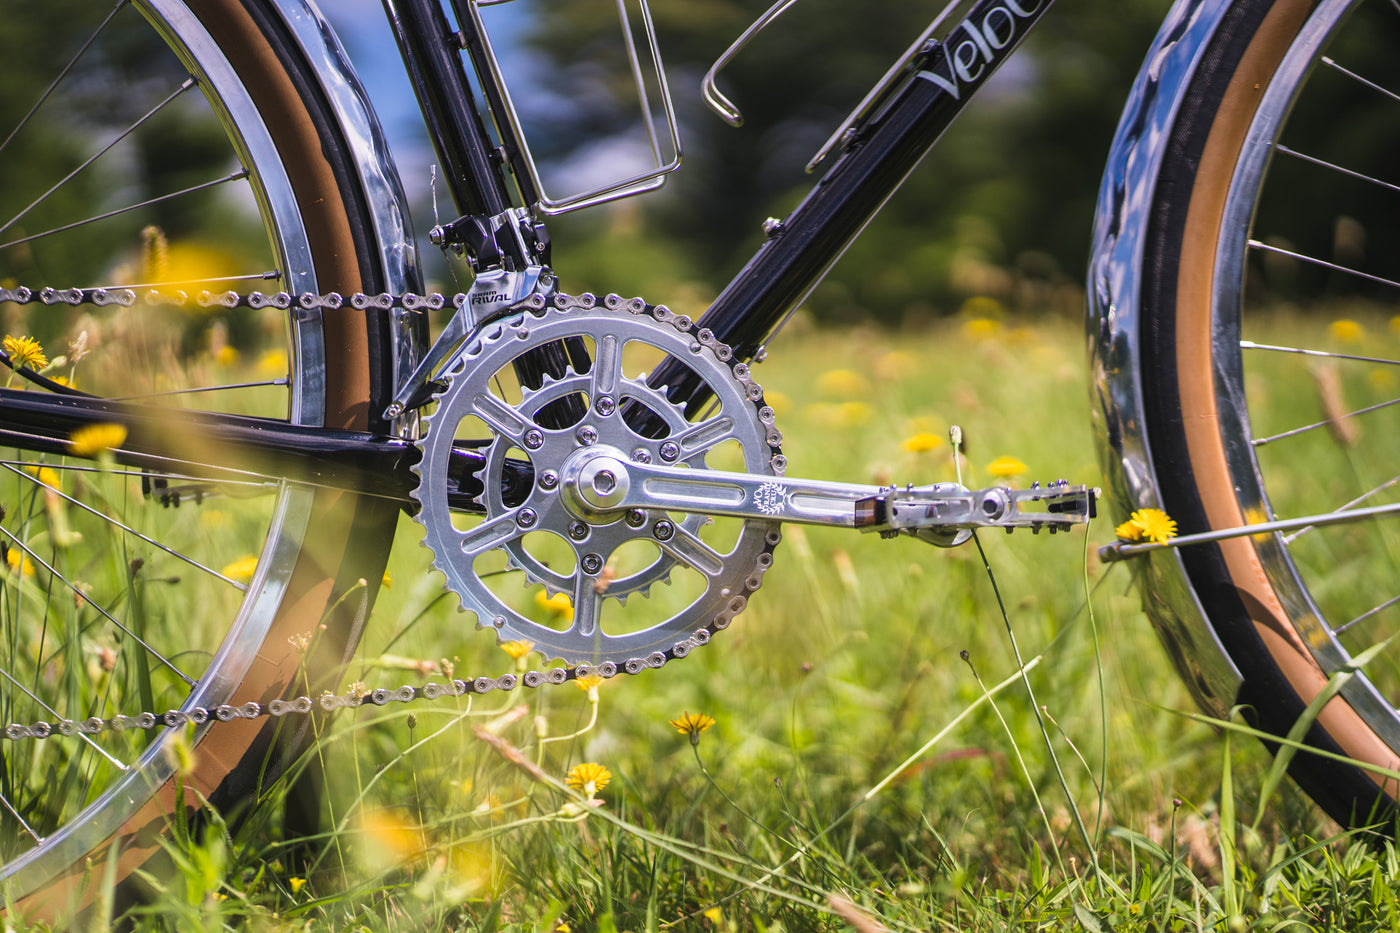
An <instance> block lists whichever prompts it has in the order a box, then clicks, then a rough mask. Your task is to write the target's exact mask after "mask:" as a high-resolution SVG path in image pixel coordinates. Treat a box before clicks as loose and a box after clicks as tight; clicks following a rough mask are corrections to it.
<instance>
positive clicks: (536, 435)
mask: <svg viewBox="0 0 1400 933" xmlns="http://www.w3.org/2000/svg"><path fill="white" fill-rule="evenodd" d="M521 440H523V441H524V442H525V446H526V447H528V448H530V449H531V450H539V449H540V447H542V446H544V432H543V431H541V430H540V429H539V428H531V429H530V430H528V431H526V432H525V436H524V437H523V438H521Z"/></svg>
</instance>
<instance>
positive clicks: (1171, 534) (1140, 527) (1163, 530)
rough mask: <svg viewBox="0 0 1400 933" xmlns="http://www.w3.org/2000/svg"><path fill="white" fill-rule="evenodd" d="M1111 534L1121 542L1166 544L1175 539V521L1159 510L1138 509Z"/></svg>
mask: <svg viewBox="0 0 1400 933" xmlns="http://www.w3.org/2000/svg"><path fill="white" fill-rule="evenodd" d="M1113 533H1114V534H1116V535H1117V536H1118V538H1119V539H1120V540H1122V541H1151V542H1154V543H1156V544H1166V543H1167V542H1168V541H1170V540H1171V539H1172V538H1175V537H1176V533H1177V532H1176V520H1175V519H1173V518H1171V517H1169V516H1168V515H1167V513H1166V512H1163V511H1162V510H1161V509H1138V510H1137V511H1136V512H1134V513H1133V514H1132V516H1131V517H1129V519H1128V520H1127V521H1126V522H1124V523H1123V524H1121V525H1119V526H1118V527H1117V528H1115V529H1113Z"/></svg>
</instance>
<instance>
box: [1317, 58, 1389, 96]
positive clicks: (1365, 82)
mask: <svg viewBox="0 0 1400 933" xmlns="http://www.w3.org/2000/svg"><path fill="white" fill-rule="evenodd" d="M1322 64H1324V65H1326V66H1327V67H1328V68H1331V69H1332V70H1333V71H1336V72H1337V73H1339V74H1343V75H1346V76H1347V77H1348V78H1351V79H1352V80H1353V81H1355V82H1356V83H1358V84H1360V85H1363V86H1364V87H1368V88H1370V89H1371V90H1373V91H1378V92H1380V93H1381V94H1384V95H1385V96H1386V97H1389V98H1390V99H1391V100H1393V101H1395V102H1396V103H1400V94H1396V93H1395V92H1394V91H1391V90H1387V89H1386V88H1383V87H1381V86H1380V85H1379V84H1377V83H1376V82H1374V81H1371V80H1369V79H1367V78H1363V77H1361V75H1359V74H1357V73H1356V72H1354V71H1352V70H1350V69H1348V68H1345V67H1343V66H1342V65H1339V64H1337V62H1336V60H1335V59H1333V58H1331V57H1330V56H1327V55H1324V56H1322Z"/></svg>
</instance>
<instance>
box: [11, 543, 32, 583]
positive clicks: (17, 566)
mask: <svg viewBox="0 0 1400 933" xmlns="http://www.w3.org/2000/svg"><path fill="white" fill-rule="evenodd" d="M5 566H6V568H7V569H8V570H9V571H10V573H18V574H19V575H20V576H22V577H32V576H34V562H33V561H32V560H30V559H29V555H28V554H26V553H24V552H23V551H21V550H19V549H18V548H8V549H6V551H5Z"/></svg>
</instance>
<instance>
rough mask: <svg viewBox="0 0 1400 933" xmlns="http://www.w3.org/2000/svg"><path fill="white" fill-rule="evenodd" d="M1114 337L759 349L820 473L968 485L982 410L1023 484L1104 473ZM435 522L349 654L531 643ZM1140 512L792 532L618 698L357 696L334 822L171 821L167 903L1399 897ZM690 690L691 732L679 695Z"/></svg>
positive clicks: (212, 917) (1035, 331) (330, 797)
mask: <svg viewBox="0 0 1400 933" xmlns="http://www.w3.org/2000/svg"><path fill="white" fill-rule="evenodd" d="M1081 343H1082V338H1081V336H1080V333H1079V325H1078V323H1077V322H1067V321H1060V320H1054V319H1050V320H1038V321H1036V322H1034V323H1027V324H1018V323H1016V322H1014V321H1009V320H999V319H994V318H990V317H988V318H976V319H968V318H962V319H956V320H951V321H945V322H940V323H937V324H933V325H930V326H929V327H926V328H920V329H911V330H908V331H904V332H886V331H876V330H854V331H841V332H825V331H821V330H817V329H814V328H810V327H804V326H802V324H801V323H800V322H799V323H798V324H796V325H794V326H793V327H791V328H790V329H789V331H787V332H785V333H784V335H783V337H782V339H781V341H780V342H779V344H778V346H777V347H776V348H775V349H774V351H773V352H772V354H771V356H770V360H769V361H768V362H765V363H764V364H762V365H761V366H758V367H756V369H755V376H756V378H757V379H758V380H759V381H760V382H762V384H763V385H764V387H765V389H766V390H767V397H768V399H769V401H770V403H771V404H772V405H773V407H774V408H775V409H776V410H777V412H778V419H779V420H778V424H779V426H780V427H781V428H782V430H783V432H784V438H785V440H784V452H785V453H786V454H787V456H788V458H789V463H790V467H789V474H790V475H795V476H811V477H818V478H828V479H841V480H851V481H859V482H882V483H888V482H891V481H897V482H901V483H902V482H913V483H928V482H934V481H939V480H947V479H952V478H954V476H955V472H954V466H953V460H952V455H951V450H950V446H949V444H948V442H947V432H948V428H949V426H950V425H952V424H957V425H959V426H961V428H962V430H963V433H964V436H965V438H966V450H967V453H966V459H965V461H964V466H963V469H964V478H965V481H966V482H967V483H968V485H973V486H976V485H986V484H990V483H992V482H994V481H998V478H997V477H996V476H995V475H993V474H994V473H995V472H999V471H1004V470H1006V469H1012V470H1014V469H1015V467H1014V466H1012V467H1007V466H1006V465H1005V464H1006V461H1005V460H1003V461H1002V464H1001V465H1000V466H994V461H997V460H998V458H1015V459H1016V460H1018V461H1020V462H1021V464H1022V465H1023V466H1024V468H1025V469H1024V472H1023V473H1022V474H1021V475H1017V476H1012V477H1009V479H1010V480H1011V481H1014V482H1018V483H1028V482H1030V481H1031V480H1035V479H1039V480H1052V479H1056V478H1060V477H1065V478H1068V479H1069V480H1071V481H1072V482H1081V483H1089V484H1096V483H1098V482H1099V479H1098V468H1097V466H1096V463H1095V455H1094V452H1093V444H1092V439H1091V436H1090V431H1089V427H1088V417H1087V414H1086V396H1087V389H1086V386H1085V381H1084V375H1083V372H1084V365H1083V359H1082V346H1081ZM418 531H419V529H418V526H416V525H414V524H413V523H412V522H410V521H408V520H406V519H405V520H404V521H403V523H402V525H401V540H400V542H399V543H398V544H397V545H396V549H395V553H394V556H393V559H392V563H391V567H390V581H391V586H390V587H389V589H388V590H386V591H385V593H384V594H383V596H382V597H381V601H380V605H379V607H378V609H377V610H376V613H375V615H374V617H373V619H372V624H371V625H370V627H369V629H368V630H367V633H366V636H365V639H364V642H363V645H362V651H361V655H360V662H359V663H360V668H359V669H357V670H356V671H353V672H352V677H351V679H358V680H360V681H363V682H364V683H365V684H366V685H367V686H368V687H370V688H373V687H376V686H397V685H399V684H402V683H421V682H423V681H424V680H432V679H437V680H439V681H440V680H441V679H442V674H441V673H440V669H441V667H442V665H443V662H446V663H447V664H448V665H450V666H451V669H452V670H453V671H454V672H455V675H456V676H458V677H463V676H468V675H478V674H491V675H495V674H500V673H503V672H505V671H507V670H510V669H512V666H513V664H514V663H515V662H514V661H513V660H512V659H511V658H510V657H509V656H508V655H507V654H506V653H505V652H504V651H502V650H501V649H499V648H498V647H496V646H495V645H494V644H493V640H492V638H491V637H490V636H489V635H486V634H483V633H478V632H476V631H474V624H473V621H472V619H471V617H470V616H466V615H462V614H459V613H457V612H456V611H455V610H454V608H453V607H454V606H455V598H451V597H447V596H445V595H444V594H443V592H442V580H441V577H440V576H438V575H437V574H435V573H431V572H428V569H427V552H426V551H424V550H423V549H422V548H421V547H419V546H418V545H417V543H416V542H417V539H418V537H419V534H418ZM1112 537H1113V530H1112V528H1111V527H1110V525H1109V523H1108V522H1107V521H1104V520H1101V521H1100V522H1099V523H1098V524H1096V525H1094V526H1092V527H1090V528H1089V529H1088V532H1087V535H1086V534H1085V533H1084V532H1083V531H1079V532H1076V533H1072V534H1068V535H1058V536H1039V537H1035V536H1031V535H1030V534H1028V533H1018V534H1014V535H1009V536H1007V535H1002V534H1000V533H997V534H995V535H991V534H984V535H983V536H982V537H981V539H980V546H981V548H982V549H983V553H985V556H986V560H987V565H988V566H989V567H990V572H989V570H988V566H984V563H983V560H982V557H981V554H979V550H978V548H977V547H975V546H974V545H972V544H969V545H966V546H964V547H962V548H959V549H955V550H950V551H942V550H938V549H935V548H932V547H928V546H926V545H923V544H920V543H918V542H915V541H912V540H907V539H906V540H895V541H885V540H880V539H878V538H877V537H873V536H860V535H857V534H854V533H850V532H847V533H841V532H835V531H825V530H820V531H819V530H810V529H808V530H803V529H798V528H793V527H788V528H786V529H785V537H784V541H783V543H782V545H781V546H780V547H779V549H778V552H777V555H776V563H775V566H774V569H773V570H772V571H771V572H770V573H769V574H768V575H767V576H766V577H765V581H764V586H763V589H762V591H761V592H760V593H759V594H758V595H757V596H756V598H755V599H754V601H753V602H752V603H751V605H750V607H749V609H748V611H747V612H746V613H745V614H744V615H743V616H741V617H740V618H739V620H738V621H736V623H735V624H734V625H733V626H732V627H731V628H730V629H729V630H728V631H726V632H724V633H722V635H721V636H720V637H716V639H715V640H714V642H713V643H712V644H711V645H709V646H707V647H706V648H704V649H703V650H700V651H697V652H695V653H694V654H692V655H691V656H690V657H689V658H687V659H685V660H684V661H683V662H679V663H673V664H670V665H668V666H667V667H666V668H665V669H663V670H660V671H649V672H645V673H643V674H641V675H639V676H636V677H623V676H619V677H617V678H615V679H613V680H610V681H605V682H603V683H602V684H601V685H599V686H597V687H596V688H595V689H594V690H593V691H586V690H582V689H579V688H578V687H577V685H575V684H572V683H571V684H566V685H563V686H560V687H555V688H544V689H541V690H537V691H533V692H530V691H524V690H521V691H517V692H514V693H511V694H489V695H486V696H482V697H477V698H475V699H474V700H473V701H472V702H467V701H466V700H460V701H457V700H453V701H437V702H435V703H433V704H422V703H420V704H415V705H413V706H409V707H398V706H394V705H392V704H391V705H390V706H389V707H385V708H383V709H374V708H368V707H367V708H365V709H363V710H360V711H357V712H355V713H353V714H352V713H342V714H340V715H337V716H336V717H334V719H333V720H332V721H331V722H330V723H329V724H328V726H327V734H326V735H325V738H324V741H323V742H322V743H321V746H320V750H319V754H318V756H316V757H315V758H314V759H313V760H312V761H311V762H310V763H309V766H308V771H307V773H306V774H305V776H304V780H305V782H306V785H305V786H310V787H313V788H316V789H319V790H320V791H322V796H323V806H324V807H325V811H326V812H325V825H326V826H327V827H328V830H327V832H326V833H325V835H324V836H323V837H321V838H318V839H314V840H311V841H310V842H309V843H308V842H307V841H296V840H284V839H283V838H282V829H281V820H280V816H279V812H280V806H279V804H280V803H281V800H280V799H272V800H270V801H268V802H267V804H268V805H266V806H264V807H263V808H261V809H260V810H259V811H258V812H257V813H256V814H255V815H254V816H253V817H252V818H251V819H249V820H247V821H246V822H244V823H243V825H242V826H241V827H240V828H239V829H238V830H237V832H236V833H233V834H225V833H222V832H217V831H216V832H213V833H210V834H207V835H206V836H205V837H204V838H203V840H202V841H193V842H192V841H189V840H184V841H182V839H181V836H180V834H179V833H178V832H175V833H172V836H171V851H172V853H173V854H174V856H175V860H176V863H177V871H176V873H175V875H174V876H173V877H171V878H167V879H160V880H159V885H160V888H161V891H160V893H159V894H158V895H157V897H156V900H155V902H154V904H153V905H152V906H151V907H149V908H142V909H139V910H138V912H137V914H136V915H134V919H135V920H136V922H137V924H138V925H144V924H149V925H151V926H162V925H165V926H172V927H176V928H180V929H224V928H249V929H271V930H276V929H288V930H290V929H304V928H310V929H336V930H345V929H355V930H358V929H366V930H374V931H378V930H423V929H428V930H472V931H476V930H482V931H486V930H520V931H527V930H528V931H536V930H538V931H545V930H559V929H568V930H573V931H579V930H600V931H609V930H632V931H642V930H659V929H683V930H724V931H731V930H732V931H746V930H769V931H774V930H787V931H797V930H845V929H856V930H860V931H868V930H878V929H882V928H887V929H891V930H929V929H948V930H998V929H1007V928H1015V929H1069V928H1082V929H1087V930H1107V929H1114V930H1161V929H1192V930H1194V929H1214V928H1222V927H1223V928H1229V929H1259V930H1276V929H1288V928H1296V929H1333V928H1335V929H1363V928H1372V927H1375V926H1379V925H1384V926H1386V927H1387V928H1390V927H1391V926H1393V925H1394V924H1397V923H1400V908H1397V906H1396V897H1397V892H1400V865H1398V864H1397V857H1396V854H1395V853H1394V851H1393V850H1392V849H1391V848H1390V847H1389V846H1387V847H1385V848H1375V847H1368V846H1365V845H1360V844H1357V843H1355V842H1354V841H1352V840H1346V839H1342V840H1339V841H1330V840H1332V839H1333V837H1334V836H1335V835H1336V834H1337V833H1338V832H1339V831H1338V829H1337V827H1336V826H1335V825H1334V824H1331V823H1330V822H1329V821H1327V820H1326V819H1325V818H1324V817H1322V816H1321V815H1320V814H1319V813H1318V812H1316V811H1315V810H1313V809H1312V808H1311V806H1310V805H1309V804H1308V802H1307V801H1306V800H1305V799H1304V798H1303V797H1302V795H1301V794H1300V793H1299V792H1297V791H1296V790H1295V789H1294V788H1292V786H1291V785H1288V784H1286V783H1285V785H1284V786H1283V787H1282V788H1281V790H1280V791H1279V792H1278V793H1276V794H1274V795H1273V796H1272V798H1271V799H1270V800H1269V801H1268V802H1267V805H1266V807H1267V809H1266V811H1265V813H1264V815H1263V816H1262V819H1260V820H1256V812H1255V811H1256V809H1257V808H1258V805H1259V791H1260V787H1261V785H1262V784H1263V782H1264V776H1265V774H1266V772H1267V770H1268V766H1269V760H1268V758H1267V756H1266V755H1265V754H1264V753H1263V751H1262V749H1261V748H1260V747H1259V746H1258V745H1257V743H1254V742H1253V741H1252V740H1247V739H1245V738H1242V737H1239V736H1234V735H1232V734H1231V733H1229V732H1228V731H1227V732H1221V731H1218V730H1216V729H1213V728H1211V727H1209V726H1207V725H1203V724H1201V723H1199V722H1197V721H1194V720H1192V719H1190V718H1188V717H1187V715H1186V714H1187V713H1190V712H1193V710H1192V707H1191V705H1190V700H1189V698H1188V696H1187V694H1186V692H1185V690H1184V689H1183V688H1182V686H1181V685H1180V684H1179V683H1178V681H1177V679H1176V677H1175V675H1174V673H1173V672H1172V671H1171V669H1170V666H1169V664H1168V662H1167V659H1166V655H1165V653H1164V652H1163V651H1162V649H1161V648H1160V647H1159V646H1158V644H1157V641H1156V639H1155V636H1154V635H1153V634H1152V632H1151V631H1150V629H1149V628H1148V625H1147V623H1146V621H1145V618H1144V617H1143V616H1142V614H1141V613H1140V611H1139V609H1138V605H1139V602H1138V596H1137V594H1136V592H1135V591H1134V590H1133V588H1132V586H1131V582H1132V581H1131V577H1130V571H1129V569H1128V568H1127V567H1125V566H1124V565H1110V566H1103V565H1100V564H1099V562H1098V561H1097V559H1096V557H1095V554H1094V551H1095V548H1096V547H1097V546H1098V545H1100V544H1103V543H1106V542H1108V541H1109V540H1111V539H1112ZM993 576H994V579H995V587H996V588H997V589H996V591H994V589H993ZM996 592H999V593H1000V597H1001V604H1002V605H1004V607H1005V613H1006V615H1005V618H1003V615H1002V612H1001V610H1000V608H999V603H998V600H997V598H996ZM656 602H657V604H658V607H661V606H664V596H658V597H657V600H656ZM1090 606H1092V612H1090V611H1089V607H1090ZM542 611H548V610H545V609H542ZM1018 653H1019V657H1020V658H1021V659H1022V660H1023V661H1024V663H1025V666H1026V667H1027V668H1028V669H1029V670H1028V673H1027V674H1026V676H1025V678H1024V679H1022V678H1021V677H1020V676H1018V675H1017V671H1018V661H1017V658H1018ZM430 671H431V672H432V673H425V672H430ZM1028 687H1029V688H1030V690H1031V691H1033V695H1032V693H1029V692H1028ZM686 714H694V717H693V718H692V719H691V720H690V721H689V724H690V725H691V726H692V728H693V730H694V731H693V734H689V735H688V734H686V733H684V732H682V731H680V729H681V728H683V727H684V725H685V724H686V723H685V722H684V721H682V724H681V726H679V727H678V726H677V725H676V724H674V723H672V722H671V721H672V720H678V721H681V720H682V717H683V716H685V715H686ZM701 716H703V717H710V718H712V719H713V724H712V725H711V724H709V722H708V719H699V718H698V717H701ZM702 725H703V726H705V728H704V729H703V731H700V727H701V726H702ZM588 764H593V765H596V766H598V767H595V768H592V769H583V770H578V766H581V765H588ZM602 769H606V778H607V780H606V783H605V786H604V780H603V774H602ZM571 773H572V775H573V777H574V781H573V783H574V785H577V787H576V788H574V789H571V788H569V787H566V785H565V783H564V781H565V779H566V777H567V776H569V775H570V774H571ZM590 779H591V781H592V783H591V784H590V783H588V782H589V781H590ZM580 790H581V791H582V792H583V793H579V791H580ZM284 794H285V787H284V788H281V789H279V791H278V792H277V794H275V795H274V797H276V798H280V797H281V796H283V795H284ZM1256 824H1257V825H1256ZM1323 841H1328V844H1326V845H1322V844H1320V843H1322V842H1323Z"/></svg>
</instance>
